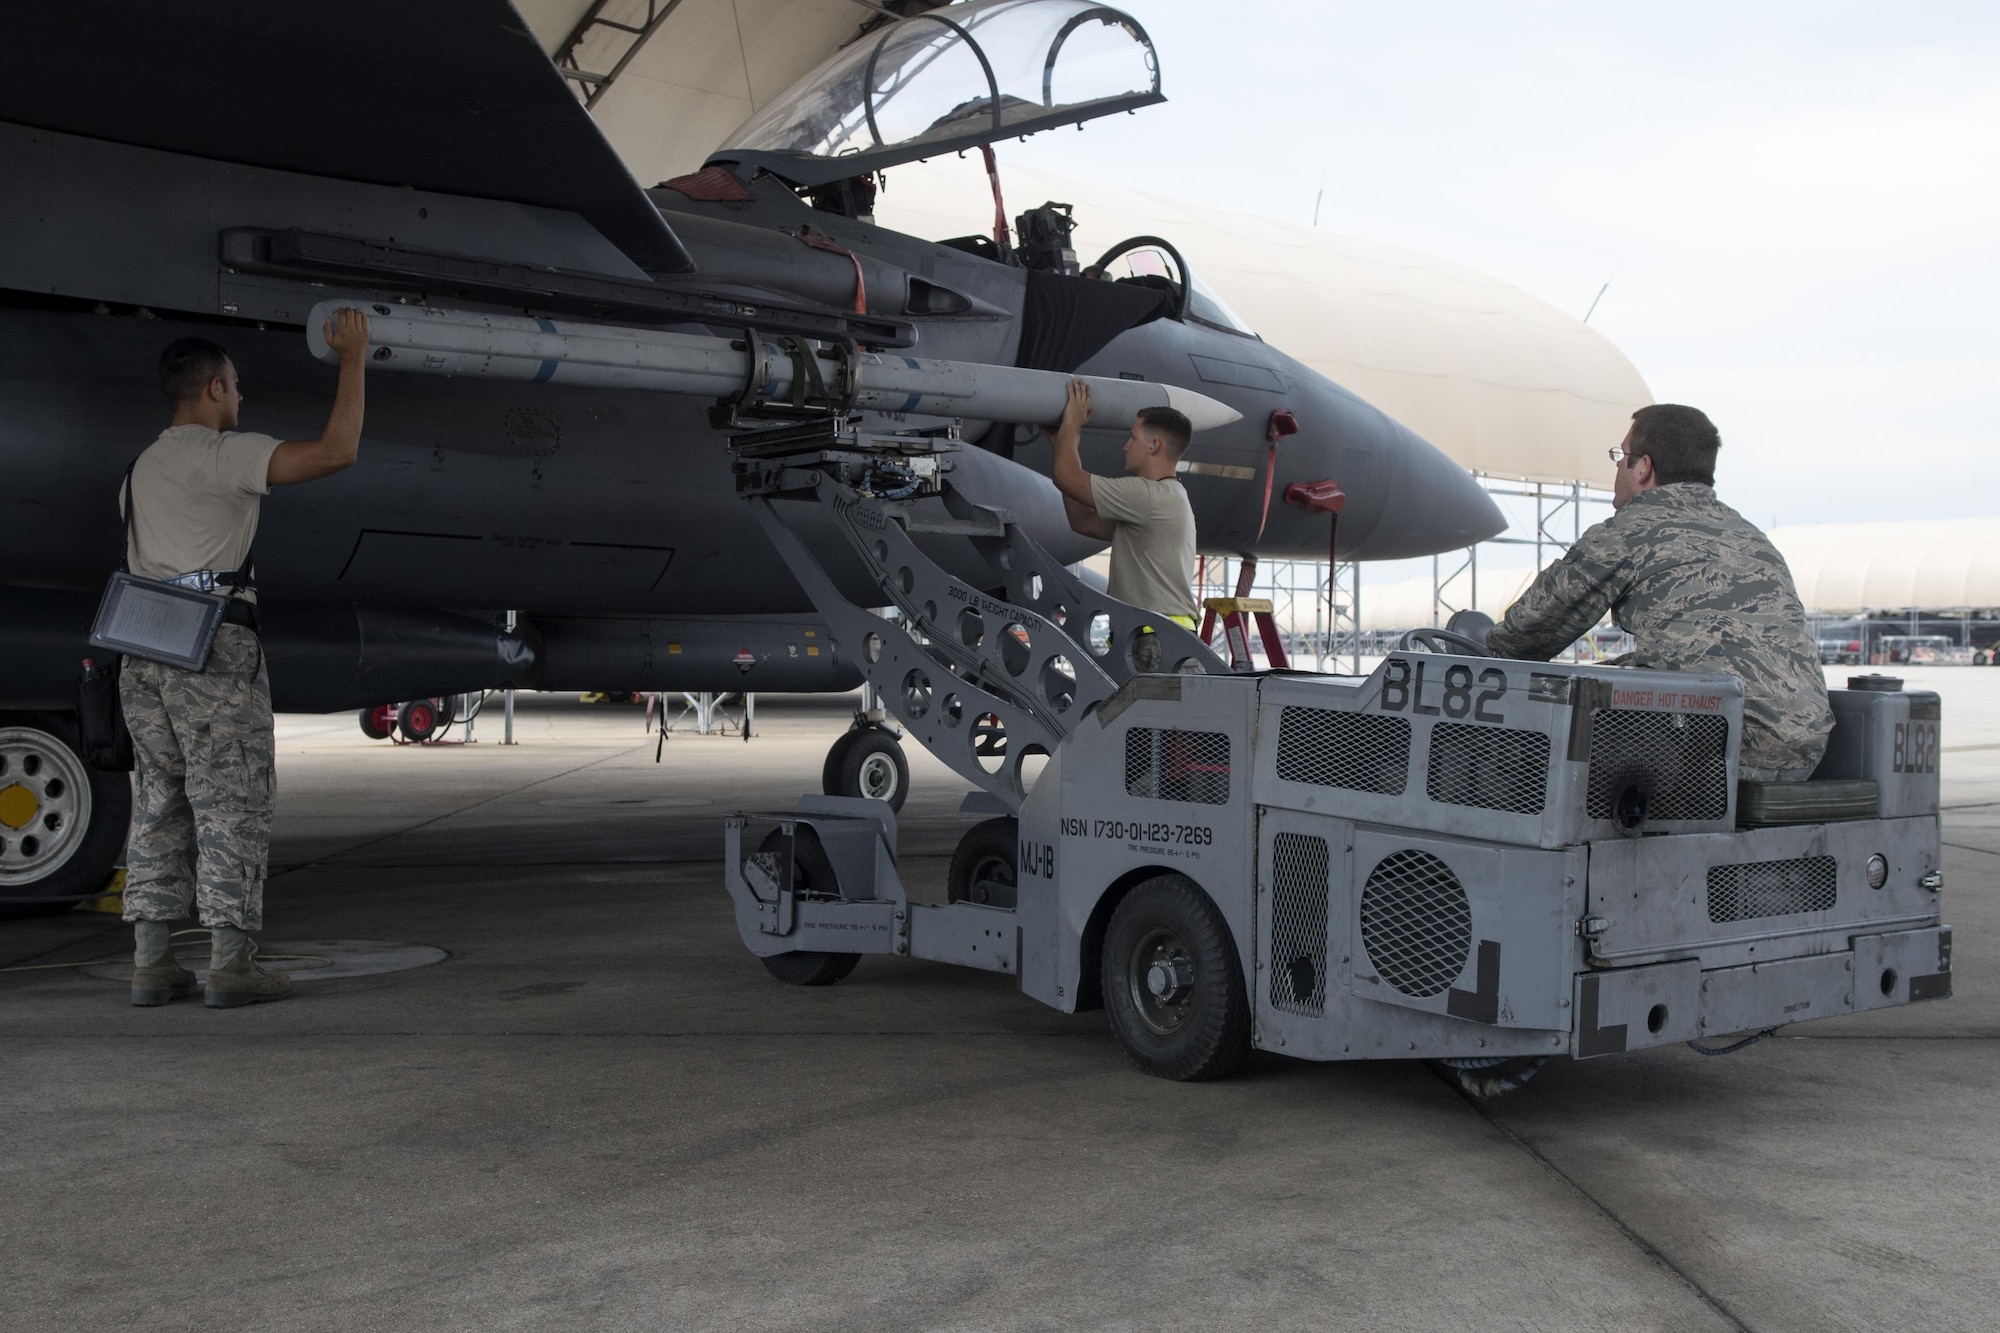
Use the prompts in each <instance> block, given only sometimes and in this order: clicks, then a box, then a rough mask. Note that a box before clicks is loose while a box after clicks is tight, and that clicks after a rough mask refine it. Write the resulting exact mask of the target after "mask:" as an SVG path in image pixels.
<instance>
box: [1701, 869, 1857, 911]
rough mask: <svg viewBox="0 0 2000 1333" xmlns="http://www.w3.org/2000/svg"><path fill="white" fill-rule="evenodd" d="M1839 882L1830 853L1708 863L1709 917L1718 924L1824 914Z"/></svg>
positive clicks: (1830, 904) (1836, 893) (1832, 900)
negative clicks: (1718, 864)
mask: <svg viewBox="0 0 2000 1333" xmlns="http://www.w3.org/2000/svg"><path fill="white" fill-rule="evenodd" d="M1839 880H1840V875H1839V871H1838V870H1837V868H1836V867H1835V865H1834V861H1833V858H1832V857H1830V856H1801V857H1799V858H1797V859H1796V860H1791V861H1749V862H1745V863H1743V864H1740V865H1729V866H1710V867H1709V868H1708V919H1709V920H1710V921H1714V922H1718V923H1719V922H1723V921H1754V920H1756V919H1758V918H1759V917H1766V916H1792V915H1795V914H1796V913H1799V912H1824V911H1826V910H1827V909H1828V908H1830V907H1832V906H1833V904H1834V901H1835V899H1836V898H1838V897H1839V893H1838V888H1837V886H1838V884H1839Z"/></svg>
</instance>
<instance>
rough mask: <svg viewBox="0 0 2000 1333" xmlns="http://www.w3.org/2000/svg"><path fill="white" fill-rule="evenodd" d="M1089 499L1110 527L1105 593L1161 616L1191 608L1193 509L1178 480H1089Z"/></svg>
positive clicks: (1188, 612)
mask: <svg viewBox="0 0 2000 1333" xmlns="http://www.w3.org/2000/svg"><path fill="white" fill-rule="evenodd" d="M1090 495H1091V499H1092V500H1093V501H1094V502H1095V503H1096V507H1097V512H1098V514H1099V515H1101V516H1102V517H1103V518H1104V520H1105V521H1106V522H1107V523H1109V524H1111V578H1110V581H1109V582H1110V593H1111V595H1112V596H1113V597H1116V598H1117V599H1118V600H1119V601H1121V602H1127V603H1130V604H1131V605H1133V606H1137V607H1143V608H1145V609H1146V610H1148V611H1157V612H1159V613H1160V614H1161V615H1164V616H1190V617H1192V616H1193V615H1194V614H1195V607H1194V506H1192V505H1190V504H1189V503H1188V497H1187V489H1186V488H1185V487H1183V486H1182V485H1181V484H1180V483H1179V482H1178V481H1174V480H1172V479H1168V480H1166V481H1153V480H1151V479H1150V478H1147V477H1092V478H1091V479H1090Z"/></svg>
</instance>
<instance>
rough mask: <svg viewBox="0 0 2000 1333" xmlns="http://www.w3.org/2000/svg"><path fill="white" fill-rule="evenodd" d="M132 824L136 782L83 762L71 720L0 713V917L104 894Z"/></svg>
mask: <svg viewBox="0 0 2000 1333" xmlns="http://www.w3.org/2000/svg"><path fill="white" fill-rule="evenodd" d="M131 822H132V781H131V779H130V778H129V777H128V776H127V775H126V774H123V773H105V772H100V771H99V770H97V769H94V768H91V767H90V766H89V765H88V764H86V763H84V762H83V755H82V753H81V751H80V749H79V742H78V740H77V733H76V719H75V717H74V716H73V715H71V714H69V713H0V917H24V916H48V915H52V914H54V913H57V912H67V911H68V910H69V909H70V908H72V907H74V906H76V904H77V903H79V902H81V901H82V900H83V899H85V898H89V897H93V896H95V895H96V894H99V893H102V892H103V891H104V882H105V881H106V880H107V879H109V878H110V877H111V871H112V869H113V867H114V866H115V865H116V864H117V861H118V854H119V853H120V852H121V851H123V850H124V849H125V833H126V830H127V828H128V827H129V825H130V824H131Z"/></svg>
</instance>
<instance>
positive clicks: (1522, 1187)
mask: <svg viewBox="0 0 2000 1333" xmlns="http://www.w3.org/2000/svg"><path fill="white" fill-rule="evenodd" d="M1830 674H1832V675H1834V676H1835V677H1836V678H1838V677H1839V676H1843V675H1845V674H1847V673H1846V672H1844V671H1841V672H1833V673H1830ZM1906 674H1907V675H1908V676H1909V677H1910V678H1911V683H1912V684H1913V685H1918V686H1924V687H1931V688H1939V689H1940V690H1941V691H1942V692H1943V694H1944V698H1945V713H1944V716H1945V729H1944V749H1945V755H1944V759H1945V778H1944V780H1945V792H1946V802H1947V805H1948V807H1949V809H1948V812H1947V815H1946V823H1945V838H1946V841H1947V843H1948V844H1949V845H1948V847H1947V851H1946V856H1945V870H1946V876H1947V887H1946V890H1945V902H1946V905H1947V913H1946V916H1947V919H1948V920H1949V921H1950V922H1951V923H1952V924H1953V925H1954V926H1955V927H1956V930H1957V934H1956V937H1955V956H1956V964H1955V970H1956V983H1955V985H1956V992H1957V993H1956V996H1955V997H1954V998H1953V999H1951V1000H1949V1001H1945V1002H1942V1003H1935V1004H1925V1005H1919V1006H1913V1007H1909V1008H1905V1009H1899V1010H1892V1011H1886V1012H1876V1013H1869V1014H1861V1015H1855V1016H1852V1017H1848V1018H1841V1019H1832V1020H1826V1021H1822V1022H1817V1023H1811V1024H1805V1025H1801V1026H1798V1027H1795V1028H1791V1029H1787V1030H1786V1031H1784V1032H1783V1033H1782V1034H1781V1035H1780V1036H1778V1037H1776V1038H1773V1039H1771V1040H1768V1041H1766V1042H1764V1043H1762V1044H1760V1045H1757V1046H1754V1047H1752V1048H1750V1049H1749V1050H1746V1051H1744V1052H1742V1053H1740V1054H1737V1055H1733V1056H1728V1057H1721V1058H1704V1057H1702V1056H1700V1055H1697V1054H1695V1053H1694V1052H1692V1051H1690V1050H1687V1049H1686V1048H1684V1047H1673V1048H1670V1049H1666V1050H1660V1051H1653V1052H1646V1053H1641V1054H1635V1055H1630V1056H1624V1057H1610V1058H1605V1059H1599V1060H1592V1061H1586V1062H1580V1063H1579V1062H1569V1061H1560V1062H1556V1063H1552V1064H1551V1065H1550V1066H1549V1067H1548V1068H1547V1069H1545V1070H1544V1071H1543V1073H1542V1074H1541V1076H1540V1077H1539V1078H1538V1079H1536V1080H1535V1081H1534V1082H1533V1083H1531V1084H1529V1085H1528V1086H1527V1087H1525V1088H1523V1089H1521V1090H1519V1091H1517V1092H1514V1093H1511V1094H1509V1095H1507V1096H1506V1097H1504V1098H1501V1099H1499V1100H1497V1101H1494V1102H1490V1103H1486V1104H1483V1105H1475V1104H1473V1103H1471V1102H1470V1101H1468V1100H1467V1099H1466V1098H1465V1097H1463V1096H1461V1095H1460V1094H1459V1093H1458V1092H1457V1091H1456V1090H1455V1089H1454V1088H1453V1087H1450V1086H1447V1085H1446V1084H1445V1083H1444V1082H1443V1081H1441V1080H1440V1079H1439V1078H1438V1077H1436V1076H1435V1075H1433V1074H1432V1073H1430V1072H1429V1071H1428V1070H1427V1069H1426V1068H1425V1067H1424V1066H1422V1065H1417V1064H1410V1063H1400V1062H1399V1063H1370V1064H1354V1065H1312V1064H1306V1063H1302V1062H1298V1061H1294V1060H1289V1059H1285V1058H1282V1057H1277V1056H1269V1055H1259V1056H1257V1057H1255V1058H1254V1060H1253V1062H1252V1065H1251V1067H1250V1068H1249V1070H1248V1071H1247V1072H1246V1073H1245V1074H1244V1075H1243V1076H1241V1077H1239V1078H1237V1079H1234V1080H1232V1081H1229V1082H1225V1083H1220V1084H1201V1085H1181V1084H1173V1083H1166V1082H1162V1081H1159V1080H1156V1079H1151V1078H1147V1077H1144V1076H1143V1075H1140V1074H1138V1073H1136V1072H1134V1071H1133V1070H1132V1069H1131V1068H1130V1066H1128V1065H1127V1063H1126V1061H1125V1059H1124V1056H1123V1054H1122V1052H1121V1051H1120V1049H1119V1047H1118V1045H1117V1044H1116V1042H1115V1041H1114V1040H1113V1039H1112V1037H1111V1036H1110V1033H1109V1031H1108V1030H1107V1027H1106V1024H1105V1020H1104V1017H1103V1015H1102V1014H1082V1015H1075V1016H1070V1015H1063V1014H1058V1013H1055V1012H1053V1011H1051V1010H1048V1009H1045V1008H1043V1007H1042V1006H1041V1005H1039V1004H1036V1003H1034V1002H1033V1001H1030V1000H1028V999H1025V998H1023V997H1022V996H1021V995H1019V994H1018V993H1016V992H1015V991H1014V990H1013V989H1012V987H1013V983H1012V981H1011V980H1010V979H1009V978H1005V977H1001V976H995V975H991V974H982V973H974V972H969V971H961V970H957V969H952V968H947V967H943V966H940V965H934V964H926V963H916V962H909V961H899V960H892V959H877V958H871V959H867V960H864V961H863V963H862V964H861V966H860V968H859V970H857V971H856V972H855V974H854V975H853V976H852V977H850V978H849V979H848V980H846V981H844V982H842V983H841V984H839V985H837V986H834V987H830V988H826V989H796V988H792V987H787V986H782V985H780V984H778V983H777V982H775V981H773V980H772V979H771V978H770V977H768V976H767V975H766V974H765V972H764V970H763V968H762V967H761V966H760V965H759V964H758V963H757V962H756V961H755V960H754V959H753V958H751V957H750V955H749V954H748V953H747V952H745V951H744V949H743V948H742V946H741V944H740V943H739V942H738V941H737V939H736V935H735V931H734V927H733V924H732V921H731V917H730V913H729V910H728V904H727V901H726V898H725V896H724V894H723V891H722V888H721V883H720V862H719V858H720V854H721V832H720V818H721V816H722V815H723V814H724V813H725V812H727V811H729V810H731V809H734V808H739V807H749V808H763V809H770V808H781V807H783V806H786V805H789V803H790V801H791V800H792V799H793V797H795V796H796V795H797V794H798V793H799V792H802V791H806V790H816V789H817V784H818V776H819V767H820V762H821V759H822V757H823V755H824V753H825V749H826V746H827V744H828V743H829V742H830V741H831V740H832V739H833V737H834V736H835V735H836V734H837V733H838V732H839V731H840V730H841V728H842V727H843V725H844V723H845V717H844V714H843V712H842V708H843V704H842V703H841V702H840V701H832V700H816V701H815V700H779V699H765V700H760V709H759V721H760V723H761V724H762V726H763V732H762V734H761V735H759V736H758V737H757V738H756V739H754V740H752V741H750V742H748V743H747V744H746V743H745V742H743V741H742V740H740V739H737V738H735V737H721V736H716V737H697V736H693V735H689V734H685V733H677V734H676V735H675V736H674V737H673V738H672V739H671V740H669V741H668V742H667V743H666V747H665V753H664V755H663V762H661V763H658V764H655V763H654V741H653V738H652V737H650V736H646V735H643V734H642V733H641V722H640V715H639V712H638V710H637V709H635V708H630V707H617V706H586V705H581V704H578V703H576V702H575V701H574V700H573V698H563V697H555V696H531V697H527V698H525V699H524V700H523V704H522V710H521V720H520V724H519V727H518V737H519V741H520V743H519V744H518V745H516V746H514V747H511V748H503V747H501V746H500V745H499V744H498V741H499V739H500V736H499V723H498V715H497V709H496V710H495V712H494V713H493V714H492V715H489V716H488V717H487V718H486V719H484V720H482V722H481V723H480V725H479V729H478V742H477V743H476V744H474V745H467V746H453V745H432V746H424V747H417V746H401V747H392V746H391V745H389V744H388V743H387V742H370V741H368V740H366V739H364V738H363V737H362V736H361V734H360V732H359V731H358V729H357V728H356V727H355V725H354V721H353V719H352V718H351V717H350V716H346V715H342V716H337V717H326V718H320V717H285V718H281V719H280V720H279V818H278V829H277V836H276V841H275V845H274V848H273V876H272V880H271V884H270V889H269V895H268V907H267V917H268V927H267V929H266V931H265V932H264V935H265V938H266V939H267V940H270V941H274V942H276V941H284V940H287V939H300V940H304V939H365V940H393V941H404V942H409V943H418V944H429V945H435V946H438V947H441V948H443V949H445V950H447V951H449V954H450V957H449V959H448V960H447V961H445V962H442V963H439V964H436V965H434V966H430V967H425V968H421V969H419V970H415V971H404V972H397V973H392V974H387V975H377V976H366V977H351V978H346V979H339V980H329V981H321V982H308V983H307V984H303V985H301V986H300V987H299V989H298V991H297V993H296V994H295V995H294V996H293V998H291V999H288V1000H286V1001H284V1002H282V1003H279V1004H271V1005H262V1006H257V1007H254V1008H247V1009H238V1010H226V1011H224V1010H207V1009H204V1008H202V1007H201V1005H200V1003H199V1002H198V1001H182V1002H179V1003H176V1004H173V1005H170V1006H168V1007H165V1008H160V1009H143V1010H142V1009H133V1008H131V1007H130V1006H129V1005H128V1004H127V1003H126V996H125V991H124V988H123V987H122V986H121V985H119V984H117V983H115V982H111V981H105V980H98V979H93V978H91V977H88V976H85V975H83V974H81V973H79V972H76V971H69V970H64V971H34V972H14V973H8V974H4V975H0V1061H4V1071H5V1072H4V1077H0V1124H3V1125H4V1126H5V1143H4V1152H3V1153H0V1274H4V1277H5V1280H4V1282H0V1291H4V1293H5V1294H4V1297H0V1300H4V1305H5V1309H4V1312H0V1325H4V1326H5V1327H8V1328H12V1329H23V1330H40V1329H50V1330H54V1329H75V1328H114V1327H134V1328H138V1327H143V1328H156V1329H179V1328H188V1329H200V1330H202V1333H227V1331H228V1330H236V1329H245V1330H248V1329H256V1330H268V1329H288V1330H317V1329H352V1328H371V1329H397V1330H400V1329H424V1330H430V1329H465V1330H503V1329H545V1328H548V1329H554V1328H561V1329H591V1330H596V1329H647V1330H656V1329H683V1328H686V1329H746V1330H751V1329H754V1330H763V1329H773V1330H792V1329H797V1330H807V1329H827V1330H833V1329H839V1330H855V1329H861V1330H898V1329H911V1330H916V1329H926V1330H928V1329H964V1330H985V1329H1010V1330H1011V1329H1032V1330H1040V1329H1047V1330H1075V1329H1115V1330H1142V1329H1143V1330H1148V1331H1149V1333H1150V1331H1154V1330H1179V1329H1213V1328H1231V1329H1234V1328H1245V1329H1253V1328H1254V1329H1258V1330H1287V1329H1329V1328H1331V1329H1356V1330H1384V1329H1399V1330H1400V1329H1417V1330H1422V1329H1454V1328H1480V1329H1488V1328H1498V1329H1534V1330H1566V1329H1579V1330H1583V1329H1588V1330H1599V1329H1619V1330H1623V1329H1660V1330H1674V1331H1675V1333H1681V1331H1683V1330H1707V1329H1716V1330H1729V1329H1754V1330H1759V1331H1760V1333H1762V1331H1765V1330H1769V1331H1770V1333H1777V1331H1779V1330H1800V1333H1806V1331H1808V1330H1810V1333H1825V1331H1826V1330H1833V1329H1856V1330H1860V1329H1869V1330H1874V1329H1884V1328H1904V1327H1907V1328H1913V1329H1923V1330H1925V1331H1926V1333H1940V1331H1942V1330H1960V1329H1963V1330H1974V1329H1987V1328H1991V1327H1993V1325H1994V1321H1995V1316H1994V1314H1993V1311H1994V1309H1995V1308H1996V1306H2000V1276H1997V1275H1996V1263H1995V1261H1994V1259H1993V1258H1992V1251H1991V1248H1990V1246H1991V1239H1990V1238H1991V1237H1992V1236H1993V1234H1994V1233H1995V1231H1996V1221H2000V1197H1996V1187H1995V1182H1996V1181H2000V1134H1996V1132H1995V1131H1996V1129H2000V1099H1996V1097H1995V1093H1996V1082H2000V1080H1996V1073H2000V1060H1996V1052H2000V981H1996V979H1995V977H1996V972H1995V961H1996V960H1995V954H1996V941H2000V911H1996V905H1995V904H1996V893H1995V889H1996V884H2000V708H1996V705H2000V671H1986V672H1981V671H1979V670H1977V669H1974V668H1960V669H1934V670H1913V671H1910V672H1907V673H1906ZM911 766H912V769H913V772H914V775H915V791H914V794H913V796H912V798H911V801H910V803H909V805H908V806H907V807H906V809H905V812H904V818H903V849H904V857H903V861H904V870H905V876H906V878H907V879H909V880H911V881H912V882H913V883H914V884H916V885H918V886H920V887H928V889H929V890H930V892H931V893H932V894H934V895H935V896H938V897H941V896H942V880H943V876H944V867H945V863H946V860H947V858H948V857H949V855H950V852H951V849H952V847H953V845H954V843H955V841H956V839H957V837H958V835H959V833H960V832H961V831H962V830H963V829H964V828H966V827H968V826H969V825H970V824H971V823H973V822H975V817H970V816H964V815H960V814H958V813H957V805H958V800H959V797H960V795H961V794H962V793H963V791H964V786H963V784H962V783H961V782H959V781H957V780H956V779H954V778H952V777H951V776H950V775H949V773H947V772H946V771H945V770H944V769H943V768H942V767H941V766H939V765H937V764H936V763H934V762H933V761H931V760H930V759H929V758H928V757H927V756H925V755H923V754H922V753H921V752H913V753H912V755H911ZM0 945H4V947H0V964H23V963H48V962H69V961H81V960H86V959H92V958H101V957H104V956H106V955H108V954H115V953H117V952H119V951H120V950H124V951H126V952H128V953H129V949H130V943H129V936H128V935H127V933H126V930H125V928H124V927H122V926H120V925H119V924H118V923H117V922H116V921H115V920H113V919H111V918H107V917H102V916H96V915H93V914H89V913H83V912H77V913H71V914H68V915H66V916H63V917H58V918H50V919H45V920H40V921H23V922H0ZM300 975H301V977H306V976H309V975H310V974H309V973H301V974H300Z"/></svg>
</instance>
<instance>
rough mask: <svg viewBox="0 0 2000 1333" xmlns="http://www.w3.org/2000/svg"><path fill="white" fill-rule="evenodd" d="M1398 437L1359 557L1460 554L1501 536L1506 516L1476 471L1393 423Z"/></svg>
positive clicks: (1385, 469) (1380, 557) (1400, 557)
mask: <svg viewBox="0 0 2000 1333" xmlns="http://www.w3.org/2000/svg"><path fill="white" fill-rule="evenodd" d="M1391 424H1392V426H1393V429H1394V432H1395V434H1396V435H1397V436H1398V437H1399V438H1398V439H1397V441H1396V447H1395V448H1394V449H1392V450H1390V451H1389V457H1388V459H1387V460H1386V461H1387V463H1388V466H1387V467H1386V468H1384V469H1382V470H1383V472H1385V473H1386V474H1387V480H1388V485H1387V486H1386V487H1385V488H1384V492H1383V497H1382V499H1383V503H1382V508H1381V513H1380V518H1379V519H1378V521H1377V522H1376V524H1375V526H1374V529H1373V530H1372V531H1370V532H1369V533H1368V534H1367V536H1366V538H1365V539H1364V540H1365V545H1366V549H1365V550H1359V551H1356V552H1355V554H1356V555H1363V556H1366V557H1367V558H1368V559H1370V560H1400V559H1404V558H1406V557H1409V556H1416V555H1435V554H1437V553H1438V552H1439V551H1452V550H1458V549H1460V548H1462V547H1466V546H1471V545H1472V544H1473V543H1474V542H1483V541H1485V540H1486V539H1487V538H1488V537H1497V536H1498V535H1499V534H1501V533H1502V532H1505V531H1506V530H1507V518H1506V516H1505V515H1504V514H1502V513H1501V512H1500V506H1498V505H1496V504H1494V503H1493V497H1492V496H1490V495H1488V494H1487V493H1486V491H1485V488H1484V487H1482V486H1480V484H1479V483H1478V481H1476V480H1474V478H1473V476H1472V474H1471V473H1469V472H1467V471H1466V470H1465V469H1464V468H1462V467H1460V466H1459V465H1458V464H1456V463H1454V462H1452V461H1451V459H1450V458H1448V457H1446V456H1445V453H1444V451H1443V450H1442V449H1439V448H1438V447H1437V446H1436V445H1434V444H1432V443H1431V442H1430V441H1428V440H1426V439H1424V438H1423V437H1422V436H1420V435H1418V434H1417V433H1416V432H1415V431H1413V430H1410V429H1408V428H1407V427H1405V426H1403V425H1401V424H1398V423H1391Z"/></svg>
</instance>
